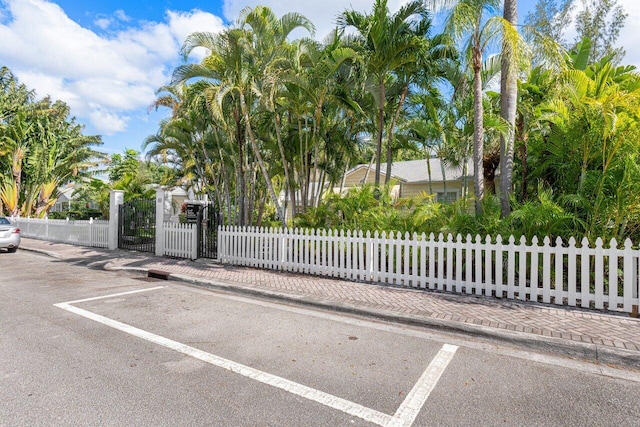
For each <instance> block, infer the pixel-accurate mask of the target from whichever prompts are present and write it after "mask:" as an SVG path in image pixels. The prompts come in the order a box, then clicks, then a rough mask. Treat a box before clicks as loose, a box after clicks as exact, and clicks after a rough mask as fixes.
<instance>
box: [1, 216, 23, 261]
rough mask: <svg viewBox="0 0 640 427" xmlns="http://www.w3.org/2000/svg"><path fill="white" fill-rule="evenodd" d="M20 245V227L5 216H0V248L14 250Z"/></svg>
mask: <svg viewBox="0 0 640 427" xmlns="http://www.w3.org/2000/svg"><path fill="white" fill-rule="evenodd" d="M18 246H20V229H19V228H18V227H16V226H15V225H13V224H11V221H9V220H8V219H7V218H5V217H2V216H0V248H6V249H7V250H8V251H9V252H15V251H17V250H18Z"/></svg>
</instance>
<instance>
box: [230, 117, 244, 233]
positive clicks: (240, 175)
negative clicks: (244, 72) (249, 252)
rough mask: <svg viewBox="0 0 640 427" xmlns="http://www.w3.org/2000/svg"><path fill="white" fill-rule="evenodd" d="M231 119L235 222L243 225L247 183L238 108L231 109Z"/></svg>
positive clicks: (242, 133)
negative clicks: (234, 150) (235, 153)
mask: <svg viewBox="0 0 640 427" xmlns="http://www.w3.org/2000/svg"><path fill="white" fill-rule="evenodd" d="M233 119H234V120H235V122H236V145H237V148H238V163H237V166H236V177H237V179H238V187H239V194H238V196H239V197H237V198H236V205H237V206H238V212H237V213H238V217H237V224H238V225H239V226H243V225H245V224H246V223H245V209H246V202H247V200H246V197H247V196H246V194H247V183H246V181H245V176H244V170H245V168H244V147H243V145H244V138H243V135H244V132H243V131H242V122H241V120H240V116H239V114H238V108H237V107H236V108H234V109H233Z"/></svg>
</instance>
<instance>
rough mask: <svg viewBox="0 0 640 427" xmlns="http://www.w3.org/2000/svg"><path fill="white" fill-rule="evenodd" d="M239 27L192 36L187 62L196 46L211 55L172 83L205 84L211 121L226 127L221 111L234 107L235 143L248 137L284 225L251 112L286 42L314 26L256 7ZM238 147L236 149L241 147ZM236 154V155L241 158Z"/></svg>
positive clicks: (179, 70)
mask: <svg viewBox="0 0 640 427" xmlns="http://www.w3.org/2000/svg"><path fill="white" fill-rule="evenodd" d="M238 25H239V27H238V28H230V29H228V30H226V31H223V32H222V33H219V34H212V33H194V34H192V35H190V36H189V37H188V38H187V40H186V41H185V43H184V45H183V48H182V51H183V54H184V57H185V58H187V57H188V56H189V54H190V53H191V51H192V50H193V49H194V48H196V47H205V48H207V49H209V51H210V52H211V53H210V55H209V56H208V57H207V58H205V59H204V60H203V61H202V63H201V64H188V65H183V66H181V67H178V68H177V69H176V70H175V71H174V76H173V82H172V84H176V83H180V84H181V83H184V82H187V81H188V80H190V79H192V78H204V79H207V82H208V85H207V86H206V87H205V88H204V90H203V95H204V97H205V98H206V100H207V105H208V107H209V110H210V111H211V113H212V115H213V116H214V120H216V121H217V122H219V123H224V122H225V120H224V112H223V111H224V106H225V103H227V105H228V104H229V103H232V104H235V106H236V107H238V109H236V110H235V111H233V116H234V118H235V121H236V124H237V125H238V130H237V135H236V137H237V138H238V141H243V138H242V136H241V135H242V134H243V133H244V134H246V136H247V139H248V141H249V143H250V146H251V150H252V153H253V156H254V158H255V159H256V162H257V163H258V166H259V169H260V172H261V174H262V177H263V179H264V184H265V185H266V187H267V190H268V193H269V196H270V198H271V201H272V203H273V205H274V206H275V208H276V212H277V214H278V217H279V218H280V220H281V222H282V224H283V226H286V222H285V220H286V219H285V215H284V212H283V210H282V208H281V206H280V202H279V200H278V196H277V195H276V192H275V190H274V187H273V183H272V181H271V176H270V175H269V171H268V169H267V165H266V162H265V160H264V156H263V152H262V150H261V148H260V147H259V142H260V141H259V140H258V138H257V136H256V134H255V131H254V120H253V119H252V116H253V114H252V113H253V108H254V107H255V103H254V101H255V98H258V99H259V98H260V97H262V96H264V93H263V92H262V88H261V79H262V78H263V76H264V75H269V74H270V71H271V69H272V68H276V67H277V66H278V63H279V61H280V60H281V58H282V57H283V54H284V52H285V50H286V46H287V44H288V42H287V37H288V36H289V34H291V32H292V31H293V30H295V29H296V28H305V29H307V30H309V31H310V32H312V31H313V29H314V28H313V24H311V22H310V21H309V20H308V19H306V18H305V17H303V16H302V15H299V14H295V13H289V14H286V15H284V16H282V17H281V18H279V19H278V18H277V17H276V16H275V15H274V14H273V12H272V11H271V9H269V8H267V7H262V6H258V7H256V8H255V9H251V8H247V9H245V10H243V11H242V13H241V15H240V18H239V20H238ZM239 148H240V146H239ZM239 154H240V153H239Z"/></svg>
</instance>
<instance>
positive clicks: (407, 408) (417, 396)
mask: <svg viewBox="0 0 640 427" xmlns="http://www.w3.org/2000/svg"><path fill="white" fill-rule="evenodd" d="M457 349H458V347H457V346H455V345H450V344H445V345H444V346H442V349H441V350H440V351H439V352H438V354H437V355H436V357H435V358H434V359H433V360H432V361H431V363H430V364H429V366H428V367H427V369H426V370H425V371H424V373H423V374H422V376H421V377H420V379H419V380H418V382H417V383H416V385H415V386H413V389H412V390H411V391H410V392H409V394H408V395H407V397H406V398H405V399H404V402H402V404H401V405H400V407H399V408H398V410H397V411H396V413H395V415H394V416H393V418H394V419H395V420H397V421H400V420H402V421H403V424H397V425H405V426H410V425H411V424H413V422H414V421H415V419H416V417H417V416H418V414H419V413H420V410H421V409H422V406H423V405H424V404H425V402H426V401H427V399H428V398H429V395H430V394H431V391H432V390H433V389H434V388H435V386H436V384H437V383H438V380H439V379H440V377H441V376H442V374H443V373H444V371H445V369H447V365H449V362H451V359H453V356H454V355H455V354H456V350H457ZM391 425H395V424H391Z"/></svg>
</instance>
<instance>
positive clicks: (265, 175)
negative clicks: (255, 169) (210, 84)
mask: <svg viewBox="0 0 640 427" xmlns="http://www.w3.org/2000/svg"><path fill="white" fill-rule="evenodd" d="M240 107H241V108H242V115H243V116H244V120H245V126H246V128H247V134H248V135H249V142H250V143H251V148H252V149H253V154H254V155H255V156H256V160H258V166H259V167H260V171H261V172H262V176H263V178H264V180H265V184H266V186H267V190H268V191H269V195H270V196H271V201H272V202H273V204H274V206H275V207H276V212H277V213H278V217H279V218H280V220H281V221H282V226H283V227H286V226H287V221H286V219H285V217H284V213H283V212H282V208H281V207H280V202H279V201H278V196H277V195H276V192H275V190H274V189H273V184H272V183H271V178H269V173H268V172H267V167H266V166H265V164H264V159H263V158H262V154H260V149H259V148H258V144H257V143H256V138H255V135H254V134H253V129H252V128H251V121H250V118H249V109H248V108H247V103H246V100H245V98H244V93H242V91H240Z"/></svg>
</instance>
